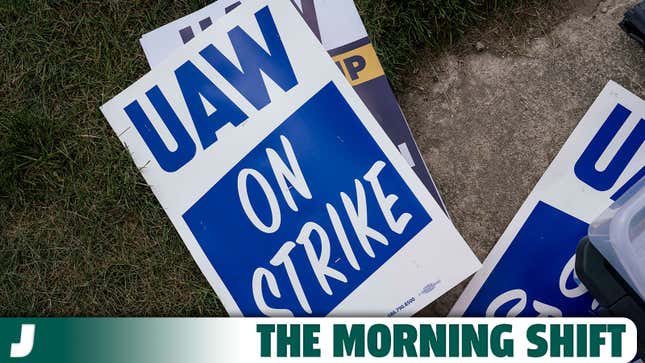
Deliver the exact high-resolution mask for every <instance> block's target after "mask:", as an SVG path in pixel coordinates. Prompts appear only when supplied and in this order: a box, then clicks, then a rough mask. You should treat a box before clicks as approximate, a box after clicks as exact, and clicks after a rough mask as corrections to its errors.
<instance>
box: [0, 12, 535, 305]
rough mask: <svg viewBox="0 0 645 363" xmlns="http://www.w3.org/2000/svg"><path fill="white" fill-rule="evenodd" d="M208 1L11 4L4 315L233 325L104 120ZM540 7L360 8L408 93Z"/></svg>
mask: <svg viewBox="0 0 645 363" xmlns="http://www.w3.org/2000/svg"><path fill="white" fill-rule="evenodd" d="M207 2H208V1H205V0H202V1H197V0H192V1H191V0H183V1H181V0H177V1H161V0H160V1H151V0H147V1H125V0H92V1H89V0H87V1H64V0H51V1H30V0H3V1H1V2H0V62H1V64H0V315H2V316H7V315H30V316H42V315H174V316H184V315H209V316H217V315H224V314H225V312H224V310H223V308H222V306H221V304H220V303H219V301H218V299H217V297H216V296H215V294H214V293H213V292H212V291H211V288H210V287H209V285H208V284H207V282H206V280H205V279H204V278H203V277H202V275H201V273H200V272H199V270H198V268H197V266H196V265H195V263H194V262H193V260H192V258H191V256H190V255H189V253H188V251H187V249H186V248H185V247H184V245H183V243H182V241H181V240H180V239H179V237H178V235H177V233H176V232H175V231H174V229H173V227H172V226H171V224H170V223H169V221H168V220H167V218H166V216H165V214H164V212H163V210H162V209H161V207H160V206H159V204H158V203H157V201H156V200H155V198H154V196H153V195H152V193H151V192H150V190H149V189H148V187H147V186H146V185H145V183H144V181H143V178H142V177H141V176H140V175H139V173H138V170H136V168H135V167H134V164H133V163H132V162H131V161H130V158H129V156H128V154H127V152H126V151H125V150H124V148H123V147H122V146H121V144H120V143H119V142H118V140H117V138H116V137H115V135H114V134H113V133H112V130H111V129H110V127H109V126H108V123H107V121H106V120H105V119H104V118H103V117H102V115H101V114H100V112H99V106H100V105H102V104H103V103H104V102H106V101H107V100H109V99H110V98H111V97H112V96H114V95H115V94H117V93H118V92H119V91H120V90H122V89H124V88H125V87H126V86H128V85H129V84H131V83H132V82H133V81H135V80H136V79H138V78H139V77H140V76H142V75H143V74H144V73H146V71H147V70H148V67H147V64H146V62H145V59H144V56H143V52H142V50H141V49H140V47H139V44H138V39H139V37H140V36H141V35H142V34H143V33H145V32H147V31H150V30H152V29H154V28H156V27H158V26H160V25H162V24H165V23H167V22H169V21H171V20H173V19H174V18H177V17H180V16H182V15H184V14H187V13H189V12H191V11H194V10H197V9H199V8H200V7H202V6H204V5H205V4H206V3H207ZM539 2H540V1H539V0H427V1H424V0H408V1H400V0H358V1H357V3H358V4H359V7H360V9H361V13H362V15H363V18H364V20H365V21H366V24H367V27H368V30H369V32H370V34H371V35H372V37H373V39H374V42H375V44H376V46H377V49H378V51H379V54H380V56H381V57H382V61H383V63H384V65H385V67H386V70H387V72H388V75H389V76H390V77H391V78H392V79H393V80H394V81H395V85H396V87H397V89H398V90H402V89H404V83H403V82H402V79H403V76H404V74H405V73H406V72H407V70H408V69H409V68H410V66H411V65H412V64H414V63H413V62H414V60H415V54H416V53H417V52H418V51H419V50H420V49H423V47H430V48H432V49H439V48H440V47H442V46H446V45H450V44H451V43H452V42H453V41H454V40H455V39H457V38H458V37H459V36H460V35H461V34H462V33H463V31H464V30H465V29H467V28H468V27H470V26H472V25H474V24H477V23H481V22H482V21H483V20H485V19H487V18H489V17H491V16H492V14H495V15H494V17H495V18H500V17H501V18H504V19H506V18H508V19H509V20H508V21H511V22H513V21H517V19H514V15H513V14H515V13H514V12H513V10H512V9H513V8H516V7H517V6H520V7H521V6H530V4H533V3H539ZM527 4H528V5H527ZM509 9H510V10H509ZM500 14H501V15H500Z"/></svg>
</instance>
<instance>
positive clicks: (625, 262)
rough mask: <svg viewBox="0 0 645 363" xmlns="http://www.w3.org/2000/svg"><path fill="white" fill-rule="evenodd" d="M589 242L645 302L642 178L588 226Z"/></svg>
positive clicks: (644, 191)
mask: <svg viewBox="0 0 645 363" xmlns="http://www.w3.org/2000/svg"><path fill="white" fill-rule="evenodd" d="M589 239H590V240H591V243H593V245H594V246H595V247H596V248H597V249H598V250H599V251H600V253H602V255H603V256H604V257H605V258H606V259H607V261H609V263H611V265H612V266H613V267H614V269H616V270H617V271H618V273H620V275H621V276H622V277H623V278H624V279H625V281H627V282H628V283H629V284H630V286H631V287H632V288H633V289H634V290H635V291H636V292H637V293H638V294H639V295H640V297H641V298H642V299H644V300H645V178H641V180H639V181H638V182H637V183H636V184H634V185H633V186H632V187H631V188H630V189H629V190H628V191H627V192H625V194H623V195H622V196H621V197H620V198H619V199H618V200H617V201H616V202H615V203H614V204H612V205H611V206H610V207H609V208H608V209H607V210H605V211H604V212H603V213H602V214H601V215H600V216H599V217H598V218H597V219H596V220H595V221H594V222H593V223H591V225H590V226H589Z"/></svg>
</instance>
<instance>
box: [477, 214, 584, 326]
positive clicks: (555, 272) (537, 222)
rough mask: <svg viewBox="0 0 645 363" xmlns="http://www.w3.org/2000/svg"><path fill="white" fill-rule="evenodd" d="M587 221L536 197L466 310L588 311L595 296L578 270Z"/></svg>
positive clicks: (552, 313) (482, 312)
mask: <svg viewBox="0 0 645 363" xmlns="http://www.w3.org/2000/svg"><path fill="white" fill-rule="evenodd" d="M587 228H588V224H587V223H585V222H583V221H581V220H579V219H577V218H575V217H573V216H571V215H569V214H567V213H565V212H562V211H560V210H559V209H557V208H554V207H552V206H550V205H548V204H546V203H544V202H538V204H537V205H536V206H535V208H534V209H533V211H532V212H531V214H530V215H529V217H528V218H527V219H526V221H525V222H524V225H523V226H522V228H521V229H520V231H519V232H518V233H517V235H516V236H515V239H514V240H513V241H512V242H511V244H510V247H509V248H508V249H507V250H506V252H505V253H504V255H503V256H502V258H501V260H500V261H499V263H498V264H497V265H496V266H495V268H494V269H493V271H492V272H491V274H490V276H488V278H487V280H486V282H485V283H484V285H483V286H482V287H481V289H480V290H479V292H478V293H477V295H475V298H474V299H473V301H472V303H471V304H470V306H469V307H468V309H467V310H466V311H465V312H464V316H467V317H479V316H498V317H500V316H526V317H534V316H538V315H548V316H588V315H590V314H591V313H592V307H591V305H592V301H593V298H592V296H591V295H590V294H589V293H588V292H586V291H587V290H586V289H585V288H584V287H583V286H582V285H580V283H579V281H577V278H576V276H575V273H574V267H575V253H576V247H577V245H578V242H579V241H580V240H581V239H582V238H583V237H584V236H586V235H587Z"/></svg>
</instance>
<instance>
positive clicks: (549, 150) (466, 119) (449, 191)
mask: <svg viewBox="0 0 645 363" xmlns="http://www.w3.org/2000/svg"><path fill="white" fill-rule="evenodd" d="M635 3H637V1H633V0H608V1H603V2H598V1H588V0H587V1H578V2H577V4H575V6H573V7H572V8H571V9H570V10H569V13H568V14H566V16H564V17H563V18H562V20H561V21H559V22H558V23H557V24H553V27H552V29H548V30H545V31H544V32H543V33H542V36H540V37H537V38H531V37H528V36H527V37H521V36H520V37H519V38H516V39H512V41H513V42H515V43H516V44H514V46H515V47H516V49H519V52H516V54H514V55H512V56H508V55H504V54H500V53H497V52H496V51H495V49H496V48H497V47H496V42H497V40H496V38H495V37H490V38H486V39H482V40H481V41H482V43H483V44H484V45H485V48H486V49H488V50H484V51H477V50H476V49H475V47H473V50H472V52H466V53H465V54H464V53H463V52H459V53H458V54H457V53H454V52H453V53H450V52H449V53H446V54H443V55H441V56H439V57H435V56H428V57H427V59H425V60H427V61H424V60H422V61H421V62H420V65H419V69H418V71H417V72H415V75H414V76H412V77H411V79H410V87H409V91H408V92H406V93H405V94H404V95H403V96H402V97H401V104H402V107H403V110H404V112H405V114H406V116H407V117H408V121H409V122H410V126H411V128H412V130H413V132H414V135H415V137H416V140H417V142H418V144H419V147H420V148H421V151H422V153H423V156H424V158H425V160H426V162H427V164H428V167H429V169H430V172H431V173H432V175H433V177H434V178H435V181H436V183H437V185H438V187H439V190H440V191H441V192H442V195H443V198H444V199H445V201H446V204H447V206H448V210H449V213H450V214H451V216H452V218H453V220H454V223H455V225H456V226H457V228H458V229H459V231H460V232H461V233H462V235H463V236H464V238H465V239H466V241H468V243H469V244H470V246H471V247H472V248H473V250H474V251H475V253H476V254H477V256H479V258H480V259H481V260H482V261H483V259H484V258H485V257H486V256H487V254H488V252H489V251H490V250H491V248H492V247H493V245H494V244H495V243H496V242H497V239H498V238H499V237H500V236H501V234H502V232H503V231H504V229H505V228H506V226H507V225H508V223H509V222H510V221H511V219H512V217H513V216H514V215H515V213H516V212H517V210H518V209H519V207H520V206H521V204H522V202H523V201H524V200H525V199H526V197H527V196H528V194H529V192H530V191H531V189H532V188H533V186H534V185H535V183H536V182H537V181H538V179H539V178H540V176H542V174H543V173H544V171H545V170H546V168H547V167H548V165H549V163H550V162H551V160H552V159H553V157H554V156H555V155H556V153H557V152H558V151H559V150H560V148H561V146H562V145H563V144H564V142H565V140H566V139H567V137H568V136H569V134H570V133H571V131H572V130H573V129H574V127H575V126H576V125H577V123H578V121H579V120H580V119H581V118H582V116H583V114H584V113H585V111H586V110H587V109H588V108H589V106H590V105H591V103H592V102H593V100H594V99H595V98H596V96H597V95H598V94H599V93H600V91H601V89H602V88H603V86H604V85H605V84H606V83H607V81H608V80H614V81H616V82H618V83H620V84H622V85H623V86H624V87H626V88H627V89H629V90H631V91H632V92H634V93H635V94H637V95H638V96H640V97H645V51H643V49H642V48H640V47H639V46H638V45H637V43H636V42H634V41H632V40H631V39H629V38H628V37H627V36H626V35H625V34H624V33H623V32H622V31H621V30H620V29H619V27H618V26H617V24H618V22H619V21H620V19H622V15H623V13H624V12H625V10H626V9H627V8H628V7H629V6H630V5H633V4H635ZM499 41H502V40H499ZM503 41H504V42H508V38H504V40H503ZM478 48H479V49H480V50H481V49H482V44H479V47H478ZM463 287H464V284H462V286H459V287H457V288H455V289H453V290H452V291H451V292H450V293H448V294H446V295H445V296H444V297H442V298H441V299H439V300H438V301H437V302H435V303H434V304H432V305H430V306H429V307H428V308H426V309H425V310H424V311H423V312H421V314H420V315H424V316H443V315H445V314H447V312H448V311H449V309H450V308H451V307H452V305H453V303H454V301H455V300H456V298H457V297H458V296H459V294H460V293H461V291H462V289H463Z"/></svg>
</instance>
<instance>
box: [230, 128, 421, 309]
mask: <svg viewBox="0 0 645 363" xmlns="http://www.w3.org/2000/svg"><path fill="white" fill-rule="evenodd" d="M280 141H281V143H282V147H283V149H284V150H283V151H284V154H285V155H286V156H287V162H285V161H284V160H282V159H281V158H280V157H279V156H278V153H277V152H276V151H275V150H273V149H271V148H267V149H266V150H265V151H266V155H267V159H268V160H269V164H270V166H271V169H272V171H273V177H274V178H275V179H276V182H277V184H278V185H279V188H280V195H281V197H282V198H284V199H285V201H286V203H287V205H288V206H289V208H290V209H291V210H293V211H298V206H297V203H296V202H295V198H294V196H293V194H292V191H293V190H295V191H297V192H298V193H299V194H300V196H301V197H303V198H305V199H311V198H312V197H313V196H312V193H311V191H310V190H309V187H308V183H307V180H306V178H305V176H304V175H303V173H302V170H301V168H300V165H299V163H298V159H297V157H296V155H295V153H294V150H293V148H292V146H291V143H290V142H289V140H288V139H287V138H286V137H285V136H281V137H280ZM385 166H386V164H385V163H384V162H383V161H380V160H379V161H376V162H374V163H373V165H372V166H371V168H370V169H369V170H367V172H366V173H365V174H364V175H363V176H362V179H363V180H364V181H365V182H367V184H368V185H369V187H370V191H371V196H372V197H373V198H374V199H375V200H376V202H377V204H378V206H379V209H380V212H381V213H382V215H383V217H384V219H385V221H386V224H387V226H388V227H389V228H390V229H391V230H392V231H393V232H395V233H397V234H402V233H403V232H404V230H405V228H406V226H407V225H408V223H409V222H410V220H411V219H412V214H410V213H407V212H403V213H401V214H400V215H399V216H398V217H395V216H394V214H393V212H392V209H393V207H394V204H395V203H396V201H397V200H398V198H399V197H398V196H397V195H395V194H388V195H386V194H385V192H384V191H383V186H382V185H381V183H380V181H379V174H380V172H381V170H383V168H384V167H385ZM251 180H254V181H255V182H256V183H258V185H259V186H260V190H261V191H262V194H264V196H261V197H259V198H258V197H255V198H252V197H251V196H249V188H248V186H247V185H248V183H249V182H250V181H251ZM237 181H238V183H237V185H238V194H239V200H240V203H241V204H242V208H243V210H244V212H245V214H246V216H247V218H248V219H249V221H250V222H251V223H252V224H253V225H254V226H255V227H256V228H257V229H258V230H260V231H262V232H264V233H267V234H272V233H275V232H276V231H277V230H278V229H279V228H280V225H281V220H282V217H281V211H280V206H279V203H278V196H277V195H276V193H275V192H274V190H273V189H272V188H271V185H270V183H269V182H268V180H267V179H266V177H265V176H263V175H262V174H261V173H260V172H259V171H257V170H254V169H250V168H245V169H242V170H241V171H240V173H239V174H238V179H237ZM287 182H288V183H287ZM289 185H291V187H290V186H289ZM354 185H355V188H356V193H355V198H352V197H350V196H349V195H348V194H347V193H345V192H340V193H339V197H340V199H341V201H342V204H343V208H344V211H345V213H346V214H347V216H348V218H349V221H350V224H351V228H352V230H353V231H354V233H355V234H356V236H357V238H358V240H359V244H360V247H361V248H362V251H363V252H364V253H365V254H367V255H368V256H370V257H372V258H374V257H375V252H374V249H373V248H372V245H371V243H372V242H371V241H370V240H373V241H376V242H378V243H380V244H383V245H386V246H387V245H388V240H387V238H386V237H385V236H384V235H383V234H382V233H381V232H379V231H377V230H376V229H374V228H372V227H370V226H369V224H368V220H367V215H368V213H367V193H366V190H365V186H364V185H363V182H361V181H360V180H359V179H354ZM257 200H261V201H262V202H264V201H266V202H267V203H268V204H269V210H270V220H269V221H262V220H261V219H260V217H259V216H258V214H257V213H256V211H255V209H254V206H253V203H252V202H251V201H257ZM325 208H326V212H327V216H328V218H329V222H330V223H331V225H332V227H333V233H335V235H336V237H337V241H338V244H339V247H340V248H341V250H342V251H343V254H344V256H345V257H346V258H347V261H349V263H350V266H351V268H353V269H354V270H356V271H358V270H360V269H361V266H360V265H359V263H358V260H357V257H356V251H355V250H354V248H353V247H352V246H351V245H350V243H349V239H348V236H347V232H346V227H345V226H344V225H343V224H342V222H341V219H340V218H339V212H338V210H337V209H336V207H334V206H333V205H332V204H331V203H325ZM294 237H295V239H294V241H295V242H294V241H286V242H284V244H283V245H282V246H281V247H280V248H279V249H278V251H277V252H276V253H275V255H274V256H273V257H272V258H271V259H270V260H269V261H268V266H261V267H258V268H256V270H255V272H254V273H253V281H252V290H253V299H254V301H255V303H256V305H257V307H258V309H259V310H260V311H261V312H262V313H263V314H265V315H267V316H276V315H289V316H291V315H293V313H292V312H291V311H290V310H289V309H285V308H276V307H271V306H269V305H268V304H267V302H266V299H265V298H264V295H263V289H262V287H263V285H264V284H266V286H267V287H268V289H269V291H270V293H271V294H272V295H273V296H274V297H275V298H278V299H279V298H280V297H281V288H287V287H285V286H279V284H278V280H277V279H276V278H275V275H274V274H273V272H272V270H271V269H274V268H283V269H284V271H285V272H286V274H287V277H288V281H289V284H290V286H288V287H290V288H291V289H293V291H294V293H295V295H296V298H297V300H298V303H299V304H300V306H301V307H302V309H303V310H304V311H305V312H307V313H309V314H312V309H311V306H310V304H309V300H308V298H307V294H306V292H305V289H304V288H303V286H302V283H301V281H300V277H299V274H300V273H302V272H299V271H297V270H296V267H295V264H294V262H293V260H292V259H291V255H290V254H291V251H292V250H294V249H296V248H303V249H304V252H305V255H306V257H307V260H308V263H309V266H310V267H311V270H312V271H313V274H314V275H315V278H316V281H317V282H318V284H319V287H320V288H321V289H322V290H323V291H324V292H325V293H326V294H327V295H330V296H331V295H332V294H333V293H334V292H333V290H332V288H331V286H330V284H329V282H328V279H334V280H338V281H341V282H343V283H347V281H348V280H347V276H346V275H345V274H344V273H343V272H341V271H339V270H337V269H335V268H333V267H330V255H331V249H332V242H331V239H330V235H329V233H328V232H327V231H326V230H325V229H324V228H323V227H322V226H321V225H320V224H319V223H316V222H314V221H308V222H306V223H304V224H303V226H302V228H301V229H300V232H299V233H298V235H297V236H294ZM314 241H317V242H318V244H319V246H318V247H317V246H314Z"/></svg>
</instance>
